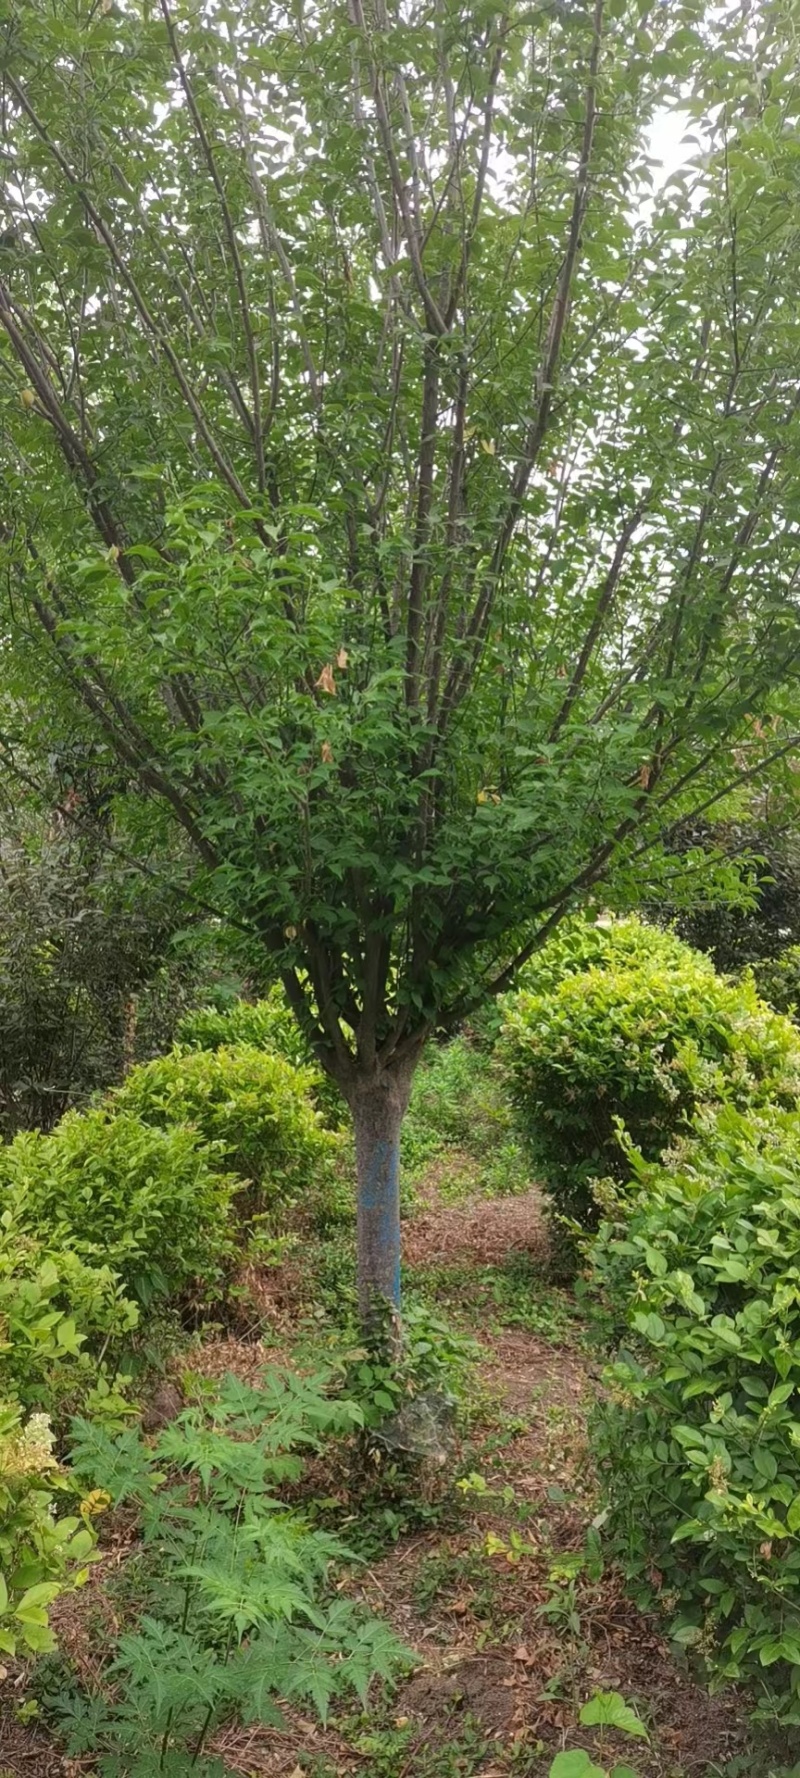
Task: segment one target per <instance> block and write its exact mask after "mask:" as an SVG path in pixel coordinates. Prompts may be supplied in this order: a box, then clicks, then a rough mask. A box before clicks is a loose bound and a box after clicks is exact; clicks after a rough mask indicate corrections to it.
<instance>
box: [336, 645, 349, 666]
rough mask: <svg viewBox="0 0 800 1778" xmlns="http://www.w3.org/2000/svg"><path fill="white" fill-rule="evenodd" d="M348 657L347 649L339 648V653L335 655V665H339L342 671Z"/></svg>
mask: <svg viewBox="0 0 800 1778" xmlns="http://www.w3.org/2000/svg"><path fill="white" fill-rule="evenodd" d="M349 659H350V656H349V655H348V652H347V649H346V648H340V649H339V653H338V654H337V656H336V665H337V667H339V668H340V669H341V671H342V672H344V670H345V667H346V666H347V663H348V660H349Z"/></svg>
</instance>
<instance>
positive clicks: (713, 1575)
mask: <svg viewBox="0 0 800 1778" xmlns="http://www.w3.org/2000/svg"><path fill="white" fill-rule="evenodd" d="M633 1159H634V1161H635V1167H636V1182H635V1184H634V1185H633V1186H632V1187H631V1188H630V1189H629V1191H628V1192H626V1193H625V1194H624V1195H623V1197H622V1199H621V1206H620V1207H621V1211H622V1217H621V1220H619V1221H612V1220H610V1219H609V1220H608V1221H606V1222H604V1223H603V1225H602V1226H601V1229H600V1232H599V1234H598V1236H597V1238H596V1239H595V1241H594V1243H593V1245H592V1248H591V1258H592V1266H593V1276H594V1280H595V1283H596V1284H597V1285H599V1286H600V1288H601V1289H602V1291H603V1293H604V1295H605V1297H606V1299H607V1300H608V1301H609V1302H610V1303H611V1305H612V1308H613V1310H614V1312H615V1314H616V1316H617V1319H618V1321H619V1322H620V1323H622V1324H623V1325H625V1324H627V1338H626V1340H625V1342H624V1346H623V1350H622V1353H621V1355H620V1357H619V1359H618V1361H617V1362H616V1363H615V1364H614V1365H613V1367H612V1369H611V1372H610V1382H611V1385H612V1399H611V1401H610V1402H608V1403H606V1404H605V1405H603V1406H601V1407H600V1409H599V1410H598V1417H597V1423H596V1427H595V1451H596V1455H597V1459H598V1462H599V1464H600V1467H601V1473H602V1475H603V1478H604V1487H605V1492H606V1499H607V1510H608V1523H607V1530H608V1533H609V1536H610V1538H611V1540H612V1546H613V1548H614V1550H615V1552H616V1554H617V1556H618V1558H619V1560H620V1562H621V1563H622V1566H623V1568H624V1570H625V1572H626V1574H627V1575H628V1576H629V1578H630V1579H632V1581H633V1582H634V1584H635V1588H636V1590H637V1593H638V1596H639V1597H640V1599H642V1600H646V1601H647V1602H648V1603H653V1601H654V1599H655V1600H656V1602H657V1603H658V1604H659V1605H660V1606H661V1608H662V1610H663V1611H664V1613H665V1614H666V1615H667V1617H668V1619H669V1623H670V1629H671V1633H672V1635H673V1637H674V1638H675V1640H676V1642H677V1643H678V1644H679V1645H680V1646H682V1647H684V1648H686V1649H689V1650H692V1651H693V1652H694V1653H695V1654H696V1656H697V1657H698V1658H699V1659H700V1660H701V1661H702V1662H704V1663H705V1666H706V1668H707V1670H708V1672H709V1673H710V1674H711V1675H712V1676H713V1678H714V1679H715V1682H716V1683H722V1682H723V1681H726V1680H741V1681H745V1682H747V1683H749V1684H750V1685H751V1686H752V1687H753V1689H754V1691H755V1694H756V1697H757V1700H758V1703H759V1711H760V1713H761V1714H762V1715H764V1716H775V1717H778V1718H779V1719H780V1720H781V1722H783V1723H784V1724H787V1725H788V1724H795V1725H797V1724H800V1605H799V1604H798V1599H800V1423H798V1419H797V1412H796V1401H797V1391H798V1388H800V1309H799V1308H798V1292H797V1276H798V1267H799V1266H800V1114H798V1113H797V1112H791V1113H787V1112H784V1113H781V1112H777V1111H768V1112H764V1113H762V1114H760V1115H758V1116H756V1115H750V1116H747V1117H744V1116H741V1115H739V1114H736V1113H735V1112H733V1111H732V1110H731V1109H730V1108H725V1109H723V1110H720V1111H718V1112H717V1113H716V1115H715V1116H713V1117H710V1116H708V1115H706V1116H705V1117H704V1119H703V1120H702V1125H701V1127H700V1128H699V1130H698V1131H697V1133H696V1136H695V1139H694V1140H693V1141H687V1142H686V1143H684V1144H683V1145H682V1146H681V1148H680V1150H679V1151H678V1152H677V1153H676V1154H675V1155H674V1156H673V1157H672V1158H671V1159H670V1160H669V1161H668V1162H665V1163H663V1164H661V1165H656V1164H650V1165H648V1164H646V1163H645V1162H643V1161H642V1160H641V1158H638V1159H637V1158H636V1157H633Z"/></svg>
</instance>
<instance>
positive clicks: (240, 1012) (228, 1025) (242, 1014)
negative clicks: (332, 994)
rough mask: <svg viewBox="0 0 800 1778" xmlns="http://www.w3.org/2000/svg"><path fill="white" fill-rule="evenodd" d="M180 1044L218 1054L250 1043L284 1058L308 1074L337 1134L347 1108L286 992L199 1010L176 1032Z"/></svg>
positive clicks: (275, 991) (313, 1092) (318, 1103)
mask: <svg viewBox="0 0 800 1778" xmlns="http://www.w3.org/2000/svg"><path fill="white" fill-rule="evenodd" d="M176 1036H177V1045H178V1047H179V1048H181V1049H187V1050H219V1049H228V1048H231V1047H234V1046H240V1045H242V1044H245V1045H247V1046H249V1047H252V1048H255V1049H260V1050H266V1051H267V1052H268V1053H269V1054H270V1055H276V1056H283V1058H284V1061H286V1062H291V1063H292V1065H293V1067H295V1068H303V1069H305V1070H306V1076H307V1086H308V1091H309V1092H310V1094H311V1097H312V1099H313V1100H314V1103H315V1105H316V1106H317V1108H318V1110H319V1111H320V1112H321V1113H322V1115H323V1119H324V1121H325V1123H327V1124H329V1125H330V1126H331V1128H332V1129H338V1128H339V1126H340V1124H341V1123H342V1121H343V1119H344V1118H345V1116H346V1107H345V1103H344V1100H343V1098H342V1095H341V1093H340V1092H339V1088H338V1087H337V1085H336V1082H335V1081H333V1080H331V1079H330V1078H329V1076H328V1075H326V1074H324V1073H323V1072H322V1069H321V1068H319V1067H318V1065H317V1063H316V1061H315V1059H314V1056H313V1054H312V1051H311V1047H310V1045H309V1044H308V1042H307V1041H306V1039H305V1037H304V1036H303V1034H302V1031H301V1030H300V1028H299V1026H298V1024H297V1020H296V1019H295V1017H294V1014H293V1012H292V1009H291V1007H290V1006H289V1003H288V1001H287V999H286V995H285V994H284V992H283V989H282V988H280V987H275V988H271V989H270V991H269V994H267V995H266V996H265V998H264V999H263V1000H235V1001H234V1002H233V1004H232V1005H231V1006H228V1007H225V1008H224V1009H222V1010H219V1009H217V1008H216V1007H213V1006H202V1007H198V1008H197V1010H196V1011H195V1012H191V1013H187V1015H186V1017H185V1018H183V1019H181V1022H180V1024H179V1025H178V1028H177V1033H176Z"/></svg>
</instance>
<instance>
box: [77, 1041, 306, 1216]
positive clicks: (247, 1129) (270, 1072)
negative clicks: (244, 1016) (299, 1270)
mask: <svg viewBox="0 0 800 1778" xmlns="http://www.w3.org/2000/svg"><path fill="white" fill-rule="evenodd" d="M312 1085H313V1081H312V1076H311V1073H310V1071H309V1070H307V1069H304V1068H295V1067H294V1066H293V1065H292V1064H291V1063H290V1062H287V1061H285V1060H284V1058H283V1057H282V1056H276V1055H270V1054H268V1053H267V1052H266V1051H264V1050H260V1049H256V1048H255V1047H254V1046H253V1045H245V1044H237V1045H233V1046H231V1047H229V1048H222V1049H216V1050H195V1051H189V1052H182V1051H180V1050H173V1051H171V1053H170V1054H169V1055H167V1056H160V1057H158V1058H157V1059H156V1061H154V1062H146V1063H144V1064H143V1065H142V1066H141V1067H139V1068H134V1069H133V1070H132V1071H131V1073H130V1074H129V1075H128V1078H127V1080H126V1082H125V1085H124V1086H123V1087H121V1088H120V1089H119V1090H118V1092H116V1093H115V1094H113V1096H112V1099H111V1101H110V1103H111V1105H112V1107H114V1108H116V1110H117V1112H118V1113H120V1112H125V1113H126V1114H128V1115H130V1116H131V1117H134V1118H140V1119H141V1120H142V1122H143V1123H144V1124H145V1125H154V1126H156V1127H159V1128H161V1129H169V1128H171V1127H172V1126H173V1125H175V1124H185V1125H189V1126H190V1127H191V1128H192V1129H193V1130H195V1131H196V1132H197V1134H198V1136H199V1137H200V1139H201V1141H203V1142H204V1143H208V1144H211V1145H213V1148H212V1158H213V1156H216V1162H215V1164H216V1165H219V1166H221V1167H226V1168H227V1167H229V1168H232V1169H233V1170H234V1171H235V1172H236V1173H238V1174H239V1175H240V1177H241V1178H242V1179H245V1180H248V1181H249V1182H250V1184H251V1185H252V1187H253V1188H254V1189H253V1190H252V1191H251V1192H250V1193H249V1194H248V1197H249V1208H251V1209H255V1210H257V1211H269V1210H271V1209H273V1208H274V1207H276V1206H278V1205H281V1204H285V1203H288V1202H294V1201H296V1200H298V1199H301V1198H302V1197H303V1196H304V1194H307V1193H310V1192H311V1191H312V1190H313V1188H314V1187H315V1185H316V1183H317V1181H318V1178H319V1175H320V1172H321V1171H322V1170H324V1168H325V1166H326V1163H327V1164H328V1165H330V1162H331V1160H332V1157H333V1155H334V1154H335V1153H336V1152H337V1149H338V1142H337V1138H336V1137H335V1136H334V1135H333V1134H332V1133H331V1132H330V1131H328V1130H325V1129H323V1128H322V1125H321V1121H320V1116H319V1113H318V1112H317V1110H316V1108H315V1106H314V1104H313V1102H312V1100H311V1097H310V1094H311V1089H312Z"/></svg>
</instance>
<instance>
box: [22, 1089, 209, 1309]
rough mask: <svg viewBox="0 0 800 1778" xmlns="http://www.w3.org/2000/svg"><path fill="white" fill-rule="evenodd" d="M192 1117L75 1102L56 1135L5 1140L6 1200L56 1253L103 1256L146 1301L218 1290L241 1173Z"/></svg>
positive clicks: (98, 1260)
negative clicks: (164, 1123) (147, 1115)
mask: <svg viewBox="0 0 800 1778" xmlns="http://www.w3.org/2000/svg"><path fill="white" fill-rule="evenodd" d="M223 1165H224V1161H223V1157H222V1155H221V1152H220V1151H216V1152H209V1151H208V1150H207V1149H206V1148H205V1147H204V1146H203V1143H202V1142H201V1141H200V1139H199V1138H198V1135H197V1134H196V1133H195V1132H194V1131H193V1130H191V1129H189V1128H187V1127H185V1126H178V1127H170V1128H168V1129H157V1128H153V1127H152V1126H151V1125H149V1124H147V1123H145V1122H143V1121H142V1120H141V1119H140V1118H138V1117H136V1116H135V1115H134V1114H133V1112H132V1111H128V1110H123V1109H122V1108H120V1111H119V1113H118V1114H117V1115H115V1116H111V1115H109V1113H108V1111H107V1110H106V1109H104V1108H101V1109H98V1110H95V1111H89V1112H70V1113H68V1115H67V1116H66V1117H64V1118H62V1120H61V1123H60V1124H58V1125H57V1127H56V1129H55V1130H54V1131H53V1133H52V1135H50V1136H40V1135H38V1134H37V1133H36V1132H31V1131H26V1132H24V1133H23V1134H21V1135H19V1136H17V1137H15V1139H14V1141H13V1142H11V1143H9V1145H8V1147H7V1148H5V1149H0V1204H3V1205H4V1206H5V1207H6V1208H7V1209H9V1210H10V1211H11V1213H12V1215H13V1218H14V1222H15V1225H16V1227H17V1229H18V1230H19V1231H21V1232H23V1233H26V1234H29V1235H31V1236H32V1237H33V1238H34V1239H42V1238H46V1240H47V1244H48V1248H49V1249H52V1250H53V1251H54V1252H55V1253H56V1254H63V1255H67V1254H71V1255H72V1256H73V1257H74V1256H79V1257H81V1258H83V1259H85V1260H87V1262H88V1263H89V1264H90V1265H93V1266H99V1265H101V1264H106V1265H107V1266H110V1267H111V1268H112V1270H113V1272H114V1273H115V1274H116V1275H117V1277H118V1278H119V1279H120V1281H121V1283H122V1285H123V1287H124V1288H125V1290H126V1291H127V1292H128V1293H129V1294H131V1295H133V1296H134V1297H136V1298H137V1300H138V1301H139V1302H141V1303H143V1304H149V1303H150V1302H152V1300H153V1299H154V1298H155V1297H157V1296H169V1297H172V1298H176V1297H177V1298H180V1297H181V1296H186V1295H187V1294H189V1293H191V1294H194V1293H195V1292H196V1291H197V1290H198V1289H199V1290H200V1292H201V1293H202V1295H203V1296H204V1297H206V1298H213V1296H214V1294H215V1293H216V1292H217V1291H218V1289H219V1287H220V1284H221V1282H222V1279H223V1276H224V1271H225V1267H226V1265H227V1263H228V1261H229V1260H230V1258H231V1257H232V1255H233V1251H234V1237H233V1226H232V1217H231V1204H232V1200H233V1198H234V1195H235V1194H236V1192H237V1191H238V1190H239V1189H240V1186H241V1181H240V1180H238V1179H237V1178H235V1177H234V1176H233V1175H232V1174H230V1173H226V1172H223V1171H222V1168H223Z"/></svg>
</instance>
